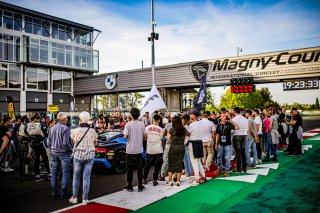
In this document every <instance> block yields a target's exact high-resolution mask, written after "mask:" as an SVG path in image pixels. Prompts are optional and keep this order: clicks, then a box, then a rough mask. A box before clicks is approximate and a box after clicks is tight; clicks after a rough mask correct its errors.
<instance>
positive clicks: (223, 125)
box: [221, 124, 226, 135]
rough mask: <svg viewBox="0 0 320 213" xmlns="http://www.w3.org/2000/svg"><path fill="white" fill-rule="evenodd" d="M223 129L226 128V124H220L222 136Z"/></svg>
mask: <svg viewBox="0 0 320 213" xmlns="http://www.w3.org/2000/svg"><path fill="white" fill-rule="evenodd" d="M222 127H223V128H222ZM225 127H226V124H221V130H222V135H224V130H225V129H226V128H225Z"/></svg>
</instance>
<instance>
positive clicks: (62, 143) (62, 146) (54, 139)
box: [47, 122, 72, 155]
mask: <svg viewBox="0 0 320 213" xmlns="http://www.w3.org/2000/svg"><path fill="white" fill-rule="evenodd" d="M47 144H48V148H49V149H50V150H51V154H53V155H61V154H70V153H71V152H72V145H71V143H70V129H69V128H68V127H67V126H66V125H64V124H62V123H60V122H58V123H57V124H56V125H54V126H53V127H51V128H50V130H49V133H48V142H47Z"/></svg>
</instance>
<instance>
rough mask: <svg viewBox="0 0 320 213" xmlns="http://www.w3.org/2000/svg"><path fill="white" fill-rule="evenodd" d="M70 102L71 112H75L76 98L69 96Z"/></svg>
mask: <svg viewBox="0 0 320 213" xmlns="http://www.w3.org/2000/svg"><path fill="white" fill-rule="evenodd" d="M69 102H70V112H74V97H73V96H72V95H69Z"/></svg>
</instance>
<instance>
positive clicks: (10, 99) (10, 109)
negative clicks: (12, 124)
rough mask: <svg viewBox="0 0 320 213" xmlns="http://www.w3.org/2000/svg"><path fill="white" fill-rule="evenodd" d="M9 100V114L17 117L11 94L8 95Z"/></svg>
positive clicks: (11, 116)
mask: <svg viewBox="0 0 320 213" xmlns="http://www.w3.org/2000/svg"><path fill="white" fill-rule="evenodd" d="M7 102H8V116H9V117H10V118H15V113H14V102H13V98H12V97H11V96H7Z"/></svg>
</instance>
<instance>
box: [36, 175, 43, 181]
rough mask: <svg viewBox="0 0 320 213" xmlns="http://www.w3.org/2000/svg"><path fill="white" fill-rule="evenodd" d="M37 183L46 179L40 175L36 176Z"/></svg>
mask: <svg viewBox="0 0 320 213" xmlns="http://www.w3.org/2000/svg"><path fill="white" fill-rule="evenodd" d="M35 179H36V182H40V181H43V180H44V179H43V178H41V176H40V175H36V178H35Z"/></svg>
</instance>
